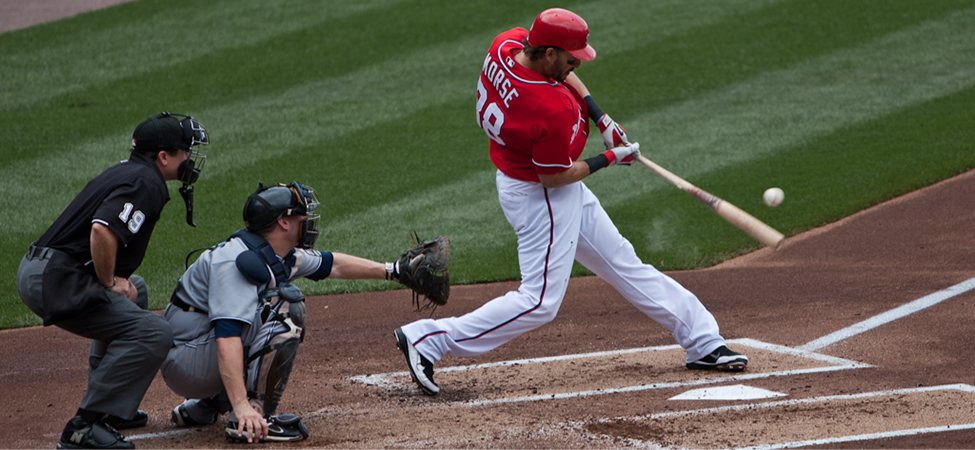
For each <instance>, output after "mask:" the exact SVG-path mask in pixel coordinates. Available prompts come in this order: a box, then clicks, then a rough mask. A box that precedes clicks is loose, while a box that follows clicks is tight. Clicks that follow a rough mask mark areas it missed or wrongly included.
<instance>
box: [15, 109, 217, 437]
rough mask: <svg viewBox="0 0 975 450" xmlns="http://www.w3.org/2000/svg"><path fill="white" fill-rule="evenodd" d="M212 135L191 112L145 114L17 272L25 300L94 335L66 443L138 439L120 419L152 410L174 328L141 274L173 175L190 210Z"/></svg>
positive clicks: (140, 418)
mask: <svg viewBox="0 0 975 450" xmlns="http://www.w3.org/2000/svg"><path fill="white" fill-rule="evenodd" d="M207 144H209V136H208V134H207V132H206V129H204V128H203V126H202V125H200V123H199V122H197V121H196V120H195V119H193V118H192V117H188V116H183V115H180V114H169V113H162V114H159V115H156V116H153V117H150V118H148V119H146V120H145V121H143V122H142V123H140V124H139V125H138V126H137V127H136V128H135V131H134V132H133V134H132V151H131V154H130V156H129V159H128V160H126V161H122V162H120V163H118V164H116V165H114V166H112V167H110V168H108V169H106V170H105V171H104V172H102V174H101V175H99V176H97V177H95V178H94V179H92V180H91V181H90V182H88V184H87V185H86V186H85V187H84V189H82V191H81V193H79V194H78V196H77V197H75V199H74V201H72V202H71V204H70V205H68V207H67V208H66V209H65V210H64V212H62V213H61V216H60V217H58V219H57V220H56V221H55V222H54V224H53V225H51V227H50V228H48V230H47V231H46V232H45V233H44V234H43V235H41V237H40V238H38V240H37V241H36V242H34V243H33V244H31V246H30V249H29V250H28V252H27V255H26V256H24V258H23V260H22V261H21V263H20V269H19V270H18V272H17V290H18V291H19V292H20V296H21V298H22V299H23V301H24V304H26V305H27V307H29V308H30V309H31V311H33V312H34V313H36V314H37V315H38V316H40V317H41V318H43V319H44V325H55V326H57V327H59V328H62V329H64V330H67V331H69V332H71V333H74V334H76V335H79V336H84V337H86V338H89V339H91V340H92V344H91V353H90V356H89V372H88V387H87V390H86V391H85V395H84V398H82V400H81V406H80V407H79V408H78V412H77V413H76V415H75V417H73V418H72V419H71V420H70V421H68V423H67V425H65V427H64V431H63V432H62V434H61V440H60V441H59V442H58V448H135V445H134V444H133V443H132V442H131V441H129V440H128V439H126V438H125V437H124V436H123V435H122V434H120V433H119V432H118V431H116V430H115V428H135V427H141V426H143V425H145V424H146V421H147V420H148V417H147V415H146V413H145V412H144V411H138V410H137V408H138V406H139V403H140V402H141V401H142V398H143V397H144V396H145V394H146V390H147V389H148V388H149V385H150V383H151V382H152V379H153V377H155V375H156V372H157V371H158V370H159V366H160V364H162V362H163V359H165V357H166V353H167V352H168V351H169V348H170V347H172V336H173V334H172V333H173V332H172V329H171V328H170V326H169V324H168V323H166V321H165V320H163V319H162V317H160V316H159V315H158V314H155V313H153V312H151V311H147V308H148V305H149V298H148V290H147V289H146V284H145V282H144V281H143V280H142V278H141V277H139V276H137V275H133V273H134V272H135V271H136V269H137V268H138V267H139V265H140V264H141V263H142V259H143V257H144V256H145V252H146V248H147V246H148V245H149V238H150V236H151V235H152V231H153V228H154V227H155V224H156V222H157V221H158V220H159V217H160V213H161V212H162V209H163V206H164V205H165V204H166V202H168V201H169V190H168V188H167V187H166V181H169V180H179V181H182V182H183V187H182V189H181V190H180V192H181V193H183V196H184V198H185V199H186V205H187V218H188V219H187V220H188V221H190V222H191V221H192V220H191V219H190V217H191V216H190V215H189V213H190V211H192V201H193V200H192V185H193V183H194V182H195V181H196V180H197V178H198V177H199V175H200V168H201V166H202V162H203V161H204V158H205V156H204V155H202V154H200V153H199V152H198V151H197V150H196V149H195V148H194V147H196V146H197V145H207Z"/></svg>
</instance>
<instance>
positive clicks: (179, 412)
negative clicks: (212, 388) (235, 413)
mask: <svg viewBox="0 0 975 450" xmlns="http://www.w3.org/2000/svg"><path fill="white" fill-rule="evenodd" d="M171 419H172V420H173V423H175V424H176V426H177V427H199V426H203V425H210V424H211V423H213V422H216V421H217V417H216V416H213V420H211V421H209V422H201V421H199V420H196V419H194V418H193V416H191V415H190V413H189V412H187V411H186V405H185V404H183V403H180V404H179V405H177V406H176V407H175V408H173V415H172V417H171Z"/></svg>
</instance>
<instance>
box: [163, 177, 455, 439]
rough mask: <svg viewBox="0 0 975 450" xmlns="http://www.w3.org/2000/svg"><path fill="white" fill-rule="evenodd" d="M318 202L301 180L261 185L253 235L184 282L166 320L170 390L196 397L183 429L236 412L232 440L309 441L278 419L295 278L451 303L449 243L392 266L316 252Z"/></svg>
mask: <svg viewBox="0 0 975 450" xmlns="http://www.w3.org/2000/svg"><path fill="white" fill-rule="evenodd" d="M318 204H319V202H318V199H317V197H316V195H315V191H314V190H313V189H311V188H309V187H308V186H305V185H303V184H300V183H297V182H292V183H290V184H288V185H284V184H279V185H274V186H264V185H260V186H259V187H258V189H257V191H256V192H254V193H253V194H251V195H250V196H249V197H248V198H247V201H246V202H245V203H244V224H245V227H246V228H245V229H243V230H240V231H238V232H236V233H234V234H233V235H231V236H230V237H229V238H228V239H227V240H226V241H224V242H221V243H219V244H217V245H215V246H213V247H211V248H209V249H207V250H204V251H203V252H202V253H201V254H200V256H199V258H198V259H197V260H196V262H194V263H193V264H192V265H190V266H189V267H188V268H187V270H186V272H185V273H184V274H183V276H182V277H180V279H179V281H178V283H177V285H176V289H175V291H174V292H173V296H172V299H171V300H170V305H169V306H168V307H167V308H166V311H165V313H164V316H165V318H166V320H167V321H168V322H169V323H170V324H171V325H172V328H173V336H174V341H175V342H174V347H173V348H172V350H170V352H169V355H168V357H167V358H166V360H165V361H164V362H163V365H162V374H163V379H164V380H165V381H166V384H167V385H169V387H170V388H171V389H172V390H173V391H174V392H175V393H177V394H178V395H181V396H184V397H186V398H187V400H186V401H185V402H183V403H182V404H180V405H178V406H176V407H175V408H174V409H173V414H172V420H173V422H175V423H176V425H177V426H181V427H186V426H197V425H207V424H211V423H214V422H216V420H217V417H218V416H219V415H220V414H222V413H225V412H230V417H229V419H228V421H227V426H226V429H225V434H226V436H227V437H228V438H229V439H232V440H237V441H246V442H261V441H299V440H302V439H305V438H307V437H308V430H307V429H306V427H305V426H304V424H302V423H301V418H300V417H298V416H295V415H290V414H283V415H278V414H276V412H277V411H276V409H277V405H278V402H279V401H280V399H281V395H282V394H283V391H284V389H285V386H286V385H287V382H288V376H289V374H290V373H291V369H292V365H293V363H294V358H295V355H296V353H297V350H298V344H299V343H301V341H302V340H303V338H304V334H305V328H304V322H305V304H304V301H305V297H304V296H303V295H302V293H301V291H300V290H299V289H298V288H297V287H296V286H294V285H293V284H290V282H291V281H292V280H294V279H296V278H299V277H304V278H308V279H311V280H315V281H318V280H322V279H325V278H337V279H387V280H394V281H398V282H400V283H402V284H404V285H406V286H408V287H410V288H411V289H412V290H413V291H414V299H415V300H416V302H417V304H418V306H419V302H420V299H419V297H420V296H424V297H426V299H427V300H428V301H429V302H430V303H432V304H433V305H438V304H444V303H446V301H447V297H448V296H449V292H450V280H449V274H448V272H447V258H448V252H449V241H448V240H447V238H446V237H443V236H441V237H439V238H437V239H435V240H432V241H430V242H425V243H417V244H416V246H415V247H414V248H413V249H411V250H409V251H408V252H406V253H404V254H403V255H402V257H401V258H400V259H399V260H398V261H396V262H392V263H386V264H385V265H384V264H382V263H378V262H375V261H370V260H368V259H363V258H359V257H356V256H351V255H346V254H342V253H334V252H321V251H316V250H313V247H314V245H315V240H316V239H317V237H318V229H317V225H318V221H319V218H320V216H319V215H318V214H315V207H316V206H317V205H318ZM414 236H416V235H415V233H414ZM427 306H429V305H427Z"/></svg>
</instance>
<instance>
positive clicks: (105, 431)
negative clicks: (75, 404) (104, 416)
mask: <svg viewBox="0 0 975 450" xmlns="http://www.w3.org/2000/svg"><path fill="white" fill-rule="evenodd" d="M58 448H135V444H133V443H132V442H131V441H129V440H127V439H125V436H122V433H119V432H118V431H116V430H115V428H112V427H111V425H106V424H105V422H95V423H86V422H85V421H83V420H81V416H75V417H74V418H72V419H71V420H69V421H68V424H67V425H65V426H64V431H63V432H61V440H60V441H58Z"/></svg>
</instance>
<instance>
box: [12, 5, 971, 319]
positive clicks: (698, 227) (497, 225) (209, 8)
mask: <svg viewBox="0 0 975 450" xmlns="http://www.w3.org/2000/svg"><path fill="white" fill-rule="evenodd" d="M550 6H552V5H551V3H549V2H538V1H531V0H528V1H526V0H519V1H506V0H492V1H461V2H457V1H446V0H442V1H403V0H399V1H398V0H362V1H356V2H345V1H341V2H340V1H328V2H316V1H309V0H289V1H266V0H262V1H258V0H214V1H209V2H172V1H157V0H140V1H136V2H133V3H127V4H123V5H120V6H117V7H113V8H108V9H105V10H101V11H96V12H93V13H89V14H83V15H80V16H76V17H73V18H69V19H65V20H61V21H58V22H54V23H50V24H45V25H40V26H35V27H32V28H28V29H24V30H19V31H14V32H8V33H4V34H0V149H2V151H0V192H2V195H0V227H2V230H3V232H2V234H0V252H2V254H3V255H4V257H3V258H0V287H2V288H3V289H0V292H4V294H0V328H11V327H20V326H28V325H37V324H39V320H38V319H37V318H36V317H34V316H33V314H32V313H30V312H29V311H28V310H27V309H26V307H24V306H23V304H22V303H21V302H20V299H19V297H18V296H17V294H16V286H15V280H16V272H17V266H18V264H19V262H20V259H21V257H22V255H23V253H24V252H25V250H26V248H27V246H28V244H30V243H31V242H32V241H33V240H34V239H36V238H37V237H39V236H40V235H41V234H42V233H43V232H44V230H45V229H46V228H47V227H48V226H49V225H50V224H51V222H53V220H54V219H55V218H56V217H57V215H58V214H59V213H60V212H61V211H62V210H63V208H64V207H65V206H66V205H67V204H68V202H69V201H70V200H71V199H72V198H73V197H74V195H75V194H76V193H77V192H78V191H79V190H80V189H81V187H82V186H84V184H85V183H86V182H87V181H88V180H89V179H90V178H92V177H94V176H95V175H96V174H98V173H99V172H101V171H102V170H104V169H105V168H106V167H108V166H110V165H112V164H114V163H115V162H117V161H119V160H122V159H125V158H126V157H127V154H128V148H129V139H130V138H131V133H132V129H133V128H134V127H135V125H136V124H138V123H139V122H141V121H142V120H143V119H145V118H146V117H149V116H150V115H153V114H155V113H158V112H160V111H164V110H165V111H170V112H178V113H185V114H190V115H193V116H195V117H196V118H198V119H199V120H200V121H201V122H202V123H203V124H204V125H205V126H206V127H207V128H208V130H209V131H210V133H211V138H212V144H211V145H210V146H209V147H205V148H204V151H205V152H206V153H207V155H208V161H207V163H206V166H205V169H204V172H203V176H202V178H201V180H200V181H199V182H198V183H197V187H196V197H197V199H196V223H197V225H198V227H197V228H195V229H193V228H190V227H188V226H187V225H186V224H185V222H184V211H183V205H182V202H181V200H180V198H179V195H178V193H177V192H176V188H177V185H175V184H171V185H170V187H171V193H172V195H173V201H172V202H170V204H169V206H168V207H167V209H166V211H164V213H163V218H162V220H161V221H160V223H159V224H158V225H157V227H156V231H155V233H154V235H153V239H152V244H151V245H150V247H149V251H148V256H147V258H146V260H145V262H144V263H143V265H142V267H141V268H140V270H139V272H138V273H139V274H141V275H143V276H144V277H145V278H146V279H147V281H148V283H149V285H150V287H151V291H150V297H151V306H152V307H153V308H162V307H163V306H164V305H165V303H166V302H167V301H168V298H169V293H170V292H171V291H172V287H173V284H174V282H175V280H176V279H177V278H178V277H179V275H180V274H181V273H182V270H183V268H184V258H185V256H186V254H187V253H189V252H190V251H192V250H194V249H198V248H202V247H207V246H209V245H212V244H213V243H216V242H218V241H220V240H222V239H224V238H225V237H226V236H228V235H229V234H230V233H232V232H233V231H235V230H237V229H239V228H240V227H242V221H241V206H242V204H243V201H244V199H245V198H246V196H247V195H248V194H249V193H251V192H252V191H253V190H254V189H255V188H256V187H257V183H258V182H259V181H262V182H264V183H276V182H289V181H292V180H298V181H301V182H303V183H305V184H308V185H310V186H312V187H314V188H315V189H316V190H317V191H318V192H319V197H320V199H321V200H322V207H321V208H320V211H321V212H322V216H323V219H322V227H323V228H324V230H323V233H322V236H321V238H320V239H319V241H318V242H319V244H318V246H317V247H318V248H319V249H322V250H332V251H337V252H344V253H351V254H355V255H359V256H363V257H367V258H370V259H375V260H378V261H388V260H393V259H395V258H396V257H398V255H399V254H400V252H402V251H403V250H404V249H405V248H407V247H408V246H409V245H410V238H409V235H410V232H411V231H413V230H416V231H417V232H418V233H419V234H420V236H421V237H432V236H433V235H436V234H447V235H449V236H450V237H451V242H452V247H453V248H452V258H451V272H452V275H453V276H452V278H453V280H454V282H455V283H481V282H491V281H498V280H511V279H517V278H518V276H519V270H518V266H517V255H516V242H515V235H514V232H513V231H512V230H511V228H510V226H509V225H508V224H507V222H506V221H505V219H504V217H503V215H502V213H501V210H500V207H499V206H498V204H497V199H496V194H495V188H494V168H493V165H492V164H491V162H490V160H489V159H488V156H487V138H486V137H485V136H484V134H483V132H482V131H481V130H480V129H479V128H478V127H477V126H476V124H475V122H474V101H475V89H474V87H475V85H476V80H477V76H478V73H479V71H480V68H481V62H482V61H483V58H484V52H485V51H486V50H487V47H488V45H489V44H490V42H491V40H492V38H493V37H494V36H495V35H496V34H497V33H499V32H501V31H504V30H507V29H509V28H511V27H514V26H522V27H526V28H527V27H528V26H530V24H531V22H532V19H533V18H534V16H535V15H536V14H537V13H538V12H540V11H541V10H542V9H544V8H547V7H550ZM561 6H563V7H566V8H568V9H571V10H573V11H575V12H577V13H579V14H580V15H582V16H583V17H584V18H585V19H586V20H587V22H588V23H589V26H590V29H591V36H590V43H591V44H592V45H593V46H594V47H595V48H596V50H597V51H598V53H599V55H598V57H597V58H596V60H594V61H592V62H590V63H586V64H584V65H583V66H582V67H581V68H580V69H578V71H577V73H578V74H579V75H580V77H581V78H582V79H583V80H584V81H585V82H586V84H587V85H588V87H589V88H590V90H591V91H592V92H593V95H594V97H595V98H596V99H597V100H598V101H599V103H600V105H601V106H602V108H603V109H604V110H605V111H607V112H608V113H609V114H610V115H612V116H613V117H614V118H615V119H616V120H617V121H618V122H619V123H620V124H622V125H623V126H624V127H626V129H627V133H628V134H629V136H630V139H631V141H637V142H640V144H641V149H643V150H644V154H645V155H647V156H648V157H649V158H651V159H653V160H654V161H656V162H657V163H659V164H661V165H662V166H664V167H666V168H668V169H669V170H671V171H673V172H674V173H676V174H678V175H680V176H683V177H684V178H686V179H688V180H689V181H690V182H692V183H694V184H696V185H698V186H700V187H701V188H703V189H705V190H708V191H710V192H712V193H713V194H715V195H718V196H720V197H722V198H724V199H726V200H728V201H730V202H732V203H734V204H735V205H737V206H739V207H740V208H742V209H744V210H746V211H748V212H750V213H752V214H753V215H755V216H756V217H758V218H759V219H762V220H764V221H766V222H767V223H769V224H770V225H772V226H773V227H775V228H777V229H779V230H780V231H783V232H784V233H786V234H787V235H793V234H796V233H799V232H802V231H805V230H808V229H810V228H813V227H816V226H819V225H823V224H825V223H829V222H832V221H835V220H837V219H839V218H842V217H844V216H848V215H850V214H852V213H855V212H857V211H859V210H861V209H863V208H866V207H869V206H871V205H874V204H877V203H879V202H882V201H884V200H887V199H890V198H893V197H895V196H898V195H901V194H904V193H906V192H910V191H912V190H915V189H918V188H920V187H923V186H926V185H929V184H932V183H934V182H937V181H939V180H942V179H945V178H947V177H950V176H953V175H956V174H959V173H961V172H964V171H966V170H969V169H971V168H973V167H975V151H973V142H975V139H973V138H975V132H973V124H975V107H973V105H975V33H972V30H975V0H966V1H962V0H926V1H924V2H920V1H916V0H882V1H878V0H863V1H852V0H849V1H842V2H841V1H825V0H824V1H808V0H796V1H777V0H663V1H646V0H623V1H591V2H582V1H566V2H563V3H562V4H561ZM589 144H590V145H589V146H588V147H587V150H586V154H585V155H584V156H589V155H591V154H595V153H596V152H598V151H601V147H602V142H601V140H600V139H598V138H593V139H591V140H590V143H589ZM586 183H587V185H589V186H590V188H591V189H592V190H593V191H594V192H595V193H596V195H597V196H599V197H600V200H601V201H602V203H603V205H604V206H605V207H606V209H607V211H608V212H609V213H610V215H611V216H612V217H613V219H614V220H615V221H616V223H617V225H618V227H619V228H620V230H621V231H622V232H623V234H624V235H625V236H627V237H628V238H630V240H631V241H632V242H633V244H634V246H635V247H636V249H637V252H638V253H639V254H640V255H641V257H643V259H644V261H646V262H647V263H651V264H654V265H656V266H657V267H658V268H660V269H663V270H679V269H692V268H699V267H706V266H709V265H713V264H715V263H718V262H720V261H723V260H725V259H728V258H731V257H734V256H737V255H740V254H743V253H747V252H749V251H752V250H755V249H757V248H758V247H759V244H758V243H757V242H755V241H753V240H752V239H751V238H749V237H748V236H747V235H745V234H744V233H742V232H741V231H739V230H738V229H737V228H734V227H733V226H731V225H729V224H728V223H726V222H724V221H723V220H722V219H720V218H719V217H718V216H716V215H714V214H713V213H711V212H710V211H709V210H708V209H707V208H705V207H704V206H702V205H701V204H700V203H698V202H697V201H696V200H694V199H692V198H691V197H689V196H688V195H687V194H685V193H683V192H681V191H678V190H677V189H675V188H673V187H672V186H670V185H669V184H667V183H666V182H665V181H664V180H663V179H661V178H660V177H658V176H656V175H654V174H653V173H652V172H650V171H649V170H647V169H646V168H644V167H641V166H634V167H613V168H610V169H607V170H604V171H601V172H600V173H598V174H595V175H594V176H592V177H590V178H589V179H587V180H586ZM771 186H779V187H782V188H783V189H784V190H785V192H786V201H785V203H784V204H782V205H781V206H779V207H777V208H774V209H772V208H768V207H766V206H764V204H762V202H761V195H762V192H763V191H764V190H765V189H766V188H768V187H771ZM585 273H586V271H585V270H584V269H582V268H581V267H580V268H577V271H576V274H578V275H581V274H585ZM300 285H301V287H302V289H303V291H304V292H305V293H306V295H316V294H328V293H339V292H347V291H361V290H376V289H388V288H396V287H397V286H396V285H391V284H389V283H386V282H356V281H323V282H319V283H310V282H308V283H301V284H300ZM485 300H487V299H485Z"/></svg>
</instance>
